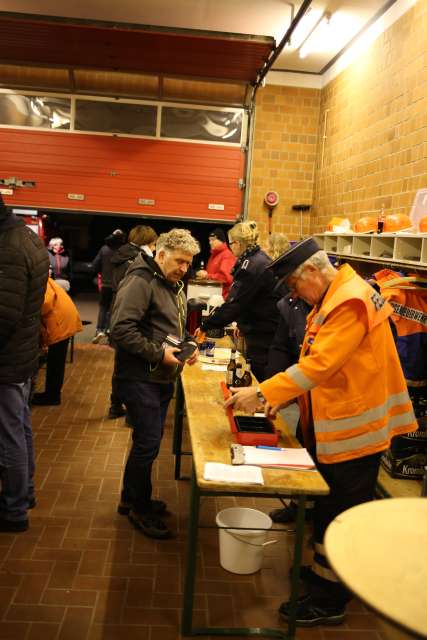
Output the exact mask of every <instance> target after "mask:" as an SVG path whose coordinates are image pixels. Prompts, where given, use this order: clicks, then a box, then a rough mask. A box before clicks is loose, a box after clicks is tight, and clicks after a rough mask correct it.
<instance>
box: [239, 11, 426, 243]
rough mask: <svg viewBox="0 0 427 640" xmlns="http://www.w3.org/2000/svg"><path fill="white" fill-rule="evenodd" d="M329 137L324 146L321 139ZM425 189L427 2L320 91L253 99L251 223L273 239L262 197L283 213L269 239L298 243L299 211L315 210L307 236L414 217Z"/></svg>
mask: <svg viewBox="0 0 427 640" xmlns="http://www.w3.org/2000/svg"><path fill="white" fill-rule="evenodd" d="M324 136H325V137H324ZM423 187H424V188H425V187H427V0H418V2H417V4H416V5H415V6H414V7H413V8H412V9H410V10H409V11H408V12H407V13H406V14H405V15H403V16H402V17H401V18H400V19H399V20H398V21H397V22H395V23H394V24H393V25H392V26H391V27H390V28H389V29H388V30H387V31H385V32H384V33H383V34H382V35H381V36H380V37H379V38H378V39H377V40H376V41H375V42H374V43H373V44H372V45H371V46H370V47H369V48H368V49H367V50H366V51H365V52H364V54H363V55H362V56H360V57H359V58H358V59H357V60H356V61H355V62H353V64H352V65H350V66H349V67H348V68H347V69H346V70H345V71H343V72H342V73H341V74H340V75H339V76H337V77H336V78H335V79H334V80H333V81H331V82H330V83H329V84H328V85H327V86H326V87H325V88H324V89H322V91H320V90H315V89H302V88H294V87H278V86H272V85H267V86H266V87H264V88H263V89H260V90H259V92H258V94H257V104H256V124H255V135H254V150H253V165H252V173H251V187H250V196H249V217H250V218H251V219H255V220H257V222H258V223H259V226H260V229H261V241H262V244H263V245H264V246H265V243H266V239H267V224H268V223H267V220H268V215H267V211H268V210H267V207H266V206H265V205H263V198H264V194H265V192H266V191H267V190H269V189H274V190H276V191H278V192H279V194H280V198H281V201H280V204H279V205H278V206H277V207H276V209H275V210H274V213H273V219H272V223H273V224H272V230H273V231H281V232H284V233H287V234H288V235H289V237H290V239H296V238H298V237H299V235H300V226H299V214H297V213H295V212H293V211H292V209H291V207H292V205H293V204H299V203H307V204H310V203H312V205H313V206H312V209H311V213H310V214H309V215H307V214H305V215H304V220H303V234H304V235H307V234H308V233H314V232H319V231H324V230H325V229H326V225H327V223H328V221H329V220H330V218H331V217H332V216H345V217H348V218H350V220H351V222H355V221H356V220H357V219H359V218H360V217H361V216H363V215H373V216H375V217H377V215H378V212H379V210H380V208H381V205H382V204H384V206H385V209H386V212H392V213H407V214H409V212H410V209H411V206H412V202H413V200H414V196H415V193H416V191H417V190H418V189H421V188H423Z"/></svg>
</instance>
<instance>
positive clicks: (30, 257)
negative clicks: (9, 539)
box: [0, 196, 49, 533]
mask: <svg viewBox="0 0 427 640" xmlns="http://www.w3.org/2000/svg"><path fill="white" fill-rule="evenodd" d="M48 272H49V258H48V253H47V250H46V247H45V245H44V243H43V241H42V240H41V239H40V238H39V237H38V236H37V235H36V234H35V233H34V231H31V229H29V228H28V227H27V226H26V225H25V223H24V221H23V220H21V219H19V218H17V217H16V216H15V215H13V214H11V213H10V212H9V210H8V209H7V207H6V206H5V205H4V203H3V199H2V198H1V196H0V487H1V490H0V532H15V533H19V532H21V531H26V530H27V529H28V515H27V510H28V509H29V508H31V507H33V506H34V505H35V497H34V482H33V476H34V450H33V434H32V428H31V413H30V405H29V401H30V392H31V378H32V376H33V375H34V374H35V373H36V371H37V365H38V359H39V327H40V312H41V307H42V304H43V298H44V292H45V289H46V282H47V277H48Z"/></svg>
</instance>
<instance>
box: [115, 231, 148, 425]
mask: <svg viewBox="0 0 427 640" xmlns="http://www.w3.org/2000/svg"><path fill="white" fill-rule="evenodd" d="M156 240H157V233H156V232H155V231H154V229H153V228H152V227H148V226H146V225H143V224H139V225H138V226H136V227H133V228H132V229H131V230H130V231H129V235H128V241H127V243H126V244H124V245H122V246H121V247H119V248H118V249H117V251H115V252H114V253H113V255H112V256H111V265H112V268H113V272H112V285H113V302H112V303H111V306H113V304H114V299H115V296H116V293H117V289H118V287H119V284H120V282H121V281H122V280H123V278H124V277H125V275H126V271H127V270H128V268H129V266H130V265H131V264H132V262H133V261H134V260H135V258H136V257H137V256H138V255H139V254H140V253H141V252H142V253H144V254H145V255H148V256H150V257H153V254H154V251H155V249H156ZM125 413H126V410H125V408H124V407H123V403H122V402H121V400H120V398H119V396H118V393H117V384H116V379H115V377H114V375H113V376H112V379H111V395H110V408H109V410H108V417H109V418H110V419H111V420H114V419H115V418H121V417H122V416H124V415H125Z"/></svg>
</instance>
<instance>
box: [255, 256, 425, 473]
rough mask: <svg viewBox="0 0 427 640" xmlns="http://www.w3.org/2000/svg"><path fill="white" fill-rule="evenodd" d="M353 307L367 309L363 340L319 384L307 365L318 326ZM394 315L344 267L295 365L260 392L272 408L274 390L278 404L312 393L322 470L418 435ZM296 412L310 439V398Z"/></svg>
mask: <svg viewBox="0 0 427 640" xmlns="http://www.w3.org/2000/svg"><path fill="white" fill-rule="evenodd" d="M352 301H360V302H361V303H362V304H363V305H364V307H365V309H366V313H367V320H368V327H367V332H366V334H365V336H364V337H363V339H362V341H361V342H360V344H359V345H358V347H357V348H356V349H355V350H354V351H353V352H352V353H351V355H350V356H349V357H348V358H347V360H346V361H345V362H344V364H342V365H341V366H340V368H339V369H338V370H337V371H333V372H332V373H331V374H330V375H328V377H327V379H326V380H324V381H323V380H322V379H321V375H322V372H321V371H316V370H315V369H314V368H313V366H314V365H313V363H312V362H310V356H309V353H310V348H311V346H312V345H313V344H315V345H316V350H317V352H321V350H322V332H321V329H322V326H323V325H324V324H325V323H327V322H328V317H329V315H330V314H331V313H332V311H333V310H334V309H336V308H337V307H339V306H340V305H344V304H346V303H350V304H351V303H352ZM392 313H393V309H392V307H391V306H390V305H389V304H388V303H387V302H385V300H384V299H383V298H382V297H381V296H380V295H379V294H378V293H377V292H376V291H375V290H374V289H373V288H372V287H371V286H370V285H369V284H367V283H366V282H365V281H364V280H363V279H362V278H361V277H360V276H358V275H357V274H356V272H355V271H354V270H353V269H352V268H351V267H350V266H349V265H343V266H342V267H341V268H340V269H339V271H338V274H337V275H336V277H335V278H334V280H333V281H332V283H331V285H330V287H329V289H328V290H327V292H326V294H325V297H324V299H323V301H322V302H321V304H320V307H315V308H314V309H313V311H312V312H311V313H310V315H309V316H308V318H307V329H306V335H305V338H304V343H303V346H302V350H301V356H300V361H299V362H298V364H296V365H293V366H292V367H289V368H288V369H287V370H286V371H285V372H284V373H281V374H277V376H274V377H273V378H271V379H270V380H269V381H265V382H263V383H262V384H261V385H260V388H261V391H262V393H263V394H264V396H265V397H266V399H267V401H268V402H270V404H275V403H276V402H278V399H279V394H280V391H281V387H280V382H281V383H282V385H283V390H284V391H285V394H284V397H283V401H287V400H288V399H290V396H291V395H292V397H297V396H302V395H303V394H304V393H305V394H308V392H309V393H310V399H311V413H312V419H313V425H314V435H315V440H316V453H317V457H318V459H319V461H320V462H324V463H336V462H343V461H345V460H351V459H353V458H360V457H362V456H367V455H371V454H374V453H377V452H380V451H384V450H385V449H387V448H388V446H389V444H390V441H391V438H392V437H393V436H395V435H398V434H402V433H408V432H409V431H414V430H415V429H416V428H417V422H416V419H415V416H414V412H413V409H412V404H411V401H410V398H409V395H408V391H407V387H406V382H405V379H404V377H403V372H402V368H401V365H400V361H399V356H398V354H397V351H396V347H395V344H394V340H393V335H392V332H391V329H390V326H389V323H388V317H389V316H390V315H391V314H392ZM342 340H345V335H337V339H336V350H337V353H339V350H340V342H341V341H342ZM305 356H306V357H305ZM310 367H311V368H310ZM329 373H330V372H329ZM310 374H311V377H310ZM319 376H320V378H319ZM275 378H276V380H275ZM313 378H317V380H316V381H314V380H313ZM292 386H293V387H294V388H293V389H292ZM269 396H270V398H269ZM285 396H286V397H285ZM301 399H302V398H301ZM301 405H302V409H303V410H302V413H301V426H302V429H303V433H304V432H305V433H309V420H308V418H309V416H308V413H307V411H304V407H305V408H307V407H308V406H309V403H308V398H305V399H304V401H303V402H302V403H301Z"/></svg>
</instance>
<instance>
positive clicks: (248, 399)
mask: <svg viewBox="0 0 427 640" xmlns="http://www.w3.org/2000/svg"><path fill="white" fill-rule="evenodd" d="M230 391H231V394H232V395H231V396H230V397H229V398H227V400H226V401H225V402H224V408H225V409H227V407H231V406H234V408H235V409H238V410H239V411H245V412H246V413H254V411H256V410H257V409H259V408H261V410H262V411H264V405H263V404H262V403H261V402H260V400H259V398H258V396H257V391H256V387H244V388H243V389H239V388H238V387H230Z"/></svg>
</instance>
